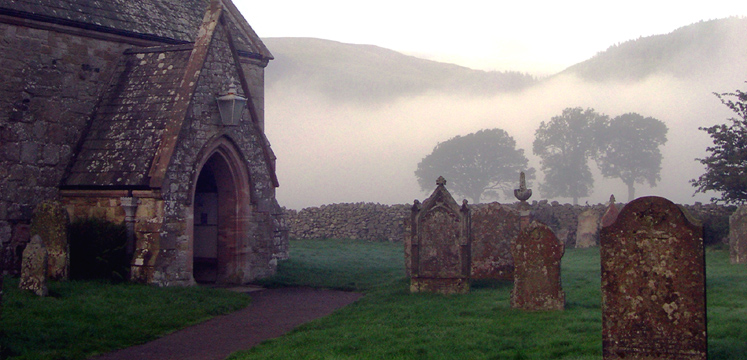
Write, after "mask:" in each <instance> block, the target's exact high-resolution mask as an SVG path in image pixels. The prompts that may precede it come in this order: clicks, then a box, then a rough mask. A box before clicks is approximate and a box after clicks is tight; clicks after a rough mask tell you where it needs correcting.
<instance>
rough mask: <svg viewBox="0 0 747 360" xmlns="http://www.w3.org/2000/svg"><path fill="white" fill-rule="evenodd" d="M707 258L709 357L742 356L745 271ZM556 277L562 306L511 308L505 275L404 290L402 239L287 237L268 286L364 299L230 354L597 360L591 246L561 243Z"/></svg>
mask: <svg viewBox="0 0 747 360" xmlns="http://www.w3.org/2000/svg"><path fill="white" fill-rule="evenodd" d="M325 254H326V255H325ZM359 254H362V255H360V256H359ZM341 258H344V261H340V259H341ZM333 259H335V260H333ZM343 263H344V265H342V264H343ZM707 264H708V270H707V277H708V317H709V323H708V331H709V355H710V358H712V359H744V358H747V341H746V340H745V339H747V333H746V332H747V314H745V311H746V309H747V268H745V267H744V266H743V265H741V266H740V265H731V264H729V261H728V255H727V254H726V252H724V251H709V252H708V253H707ZM367 266H372V269H373V270H372V271H371V272H370V273H369V272H368V271H366V270H365V268H366V267H367ZM374 274H375V275H374ZM318 276H321V277H322V278H317V277H318ZM351 276H352V278H355V279H360V280H356V282H355V284H356V285H355V286H351V280H350V279H351ZM562 280H563V287H564V290H565V292H566V310H565V311H562V312H523V311H517V310H513V309H511V307H510V303H509V299H510V291H511V287H512V285H511V284H510V283H507V282H481V283H474V284H473V287H472V291H471V292H470V293H469V294H465V295H451V296H442V295H434V294H422V293H421V294H410V293H409V290H408V284H409V282H408V280H407V279H406V278H405V274H404V267H403V264H402V245H401V244H391V243H367V242H356V241H341V240H319V241H310V240H305V241H293V242H291V260H288V261H286V262H283V263H281V264H280V267H279V274H278V276H277V277H276V278H275V279H271V280H269V281H268V282H267V284H275V285H284V284H295V285H301V284H306V285H313V286H322V287H329V288H342V289H349V288H354V289H356V290H358V291H363V292H365V293H366V296H365V297H363V298H362V299H361V300H359V301H358V302H356V303H354V304H352V305H350V306H348V307H346V308H343V309H341V310H339V311H337V312H335V313H334V314H332V315H330V316H328V317H325V318H322V319H318V320H316V321H313V322H310V323H307V324H305V325H302V326H301V327H299V328H297V329H296V330H294V331H293V332H292V333H290V334H288V335H286V336H283V337H280V338H277V339H274V340H270V341H267V342H265V343H263V344H261V345H260V346H257V347H255V348H253V349H250V350H248V351H242V352H237V353H235V354H233V355H232V356H231V357H230V358H231V359H601V357H602V356H601V355H602V346H601V331H602V325H601V306H600V305H601V292H600V266H599V251H598V249H569V250H567V251H566V255H565V257H564V258H563V262H562Z"/></svg>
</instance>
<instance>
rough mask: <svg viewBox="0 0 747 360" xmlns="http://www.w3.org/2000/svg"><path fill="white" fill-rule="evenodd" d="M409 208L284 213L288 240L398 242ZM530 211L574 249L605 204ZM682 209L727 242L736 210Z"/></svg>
mask: <svg viewBox="0 0 747 360" xmlns="http://www.w3.org/2000/svg"><path fill="white" fill-rule="evenodd" d="M504 205H506V206H509V207H514V206H516V204H504ZM411 206H412V205H408V204H405V205H381V204H376V203H354V204H350V203H348V204H331V205H322V206H320V207H309V208H305V209H302V210H300V211H298V210H292V209H284V211H285V217H286V222H287V226H288V230H289V237H290V238H291V239H323V238H342V239H359V240H369V241H394V242H400V241H402V240H403V239H404V219H405V217H406V216H409V214H410V207H411ZM617 206H618V208H619V209H621V208H622V206H623V204H620V203H617ZM531 207H532V214H533V216H534V219H535V220H538V221H540V222H543V223H545V224H547V225H548V226H550V228H552V230H553V231H554V232H555V234H556V236H558V238H559V239H560V240H561V241H563V242H564V243H565V245H566V246H567V247H574V246H575V239H576V226H577V221H578V220H577V219H578V214H580V213H582V212H583V211H585V210H588V209H590V208H595V209H597V208H598V209H600V210H601V211H604V209H606V205H605V204H597V205H588V206H587V205H576V206H574V205H571V204H560V203H558V202H555V201H553V202H548V201H546V200H542V201H539V202H537V201H534V202H533V203H532V206H531ZM683 207H684V208H685V209H687V210H688V211H689V212H690V213H691V214H692V215H693V216H694V217H695V218H697V219H699V220H701V221H702V222H703V223H704V227H705V228H706V230H705V233H706V238H708V237H709V230H708V229H709V228H710V229H711V230H710V232H711V237H712V238H713V239H714V240H712V241H711V243H714V242H723V241H724V239H725V238H728V222H729V216H730V215H731V214H732V213H733V212H734V211H735V210H736V208H735V207H733V206H721V205H715V204H701V203H695V205H684V206H683ZM724 219H726V220H725V221H726V224H725V226H726V227H725V228H723V226H724V224H723V221H724ZM724 230H725V232H724Z"/></svg>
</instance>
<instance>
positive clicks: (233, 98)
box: [215, 81, 247, 125]
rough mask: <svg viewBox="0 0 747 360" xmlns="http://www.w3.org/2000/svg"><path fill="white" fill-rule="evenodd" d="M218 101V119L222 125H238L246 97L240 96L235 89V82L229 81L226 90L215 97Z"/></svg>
mask: <svg viewBox="0 0 747 360" xmlns="http://www.w3.org/2000/svg"><path fill="white" fill-rule="evenodd" d="M215 100H217V101H218V109H219V110H220V119H221V121H222V122H223V125H238V124H239V120H241V114H242V113H243V112H244V107H245V106H246V102H247V98H245V97H243V96H241V95H239V94H238V92H237V91H236V84H234V83H233V81H231V85H230V86H229V87H228V92H227V93H226V94H224V95H221V96H218V97H217V98H215Z"/></svg>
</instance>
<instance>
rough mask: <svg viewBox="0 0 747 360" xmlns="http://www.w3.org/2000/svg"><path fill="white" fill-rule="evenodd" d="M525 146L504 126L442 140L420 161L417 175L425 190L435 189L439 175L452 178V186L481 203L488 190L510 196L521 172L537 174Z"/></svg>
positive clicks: (491, 194)
mask: <svg viewBox="0 0 747 360" xmlns="http://www.w3.org/2000/svg"><path fill="white" fill-rule="evenodd" d="M528 163H529V161H528V160H527V158H526V156H524V150H522V149H516V141H514V138H513V137H511V136H509V135H508V133H506V131H504V130H502V129H486V130H480V131H478V132H476V133H472V134H469V135H465V136H456V137H453V138H451V139H449V140H447V141H444V142H441V143H438V145H436V147H435V148H434V149H433V152H432V153H431V154H430V155H428V156H426V157H424V158H423V160H421V161H420V163H419V164H418V169H417V170H416V171H415V176H416V177H417V178H418V184H419V185H420V188H421V189H423V191H429V190H431V189H433V187H434V184H435V181H436V179H437V178H438V177H439V176H443V177H444V178H446V180H447V181H449V190H450V191H451V192H452V193H454V194H458V195H461V196H464V197H466V198H470V199H472V202H474V203H479V202H480V199H481V198H482V196H483V195H484V194H489V195H490V196H495V197H498V195H499V194H498V193H499V192H503V193H504V196H506V197H507V198H510V197H511V196H513V195H512V194H513V192H512V191H513V189H514V188H515V187H516V186H517V182H518V178H519V172H520V171H525V172H526V176H527V178H528V179H533V178H534V169H532V168H530V169H527V165H528Z"/></svg>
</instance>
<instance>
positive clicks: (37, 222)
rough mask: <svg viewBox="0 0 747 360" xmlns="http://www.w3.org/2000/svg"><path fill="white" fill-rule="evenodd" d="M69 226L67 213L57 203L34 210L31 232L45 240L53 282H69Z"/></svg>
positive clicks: (48, 271) (47, 203) (45, 204)
mask: <svg viewBox="0 0 747 360" xmlns="http://www.w3.org/2000/svg"><path fill="white" fill-rule="evenodd" d="M69 224H70V218H69V217H68V214H67V211H66V210H65V208H64V207H63V206H62V204H60V203H59V202H57V201H47V202H43V203H41V204H39V205H38V206H37V207H36V209H34V215H33V216H32V218H31V229H30V231H29V232H30V234H31V236H34V235H39V236H40V237H41V238H42V239H43V240H44V246H45V247H46V248H47V253H48V254H49V264H48V270H47V275H48V276H49V278H50V279H51V280H67V278H68V274H69V272H70V243H69V242H68V236H67V229H68V225H69Z"/></svg>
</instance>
